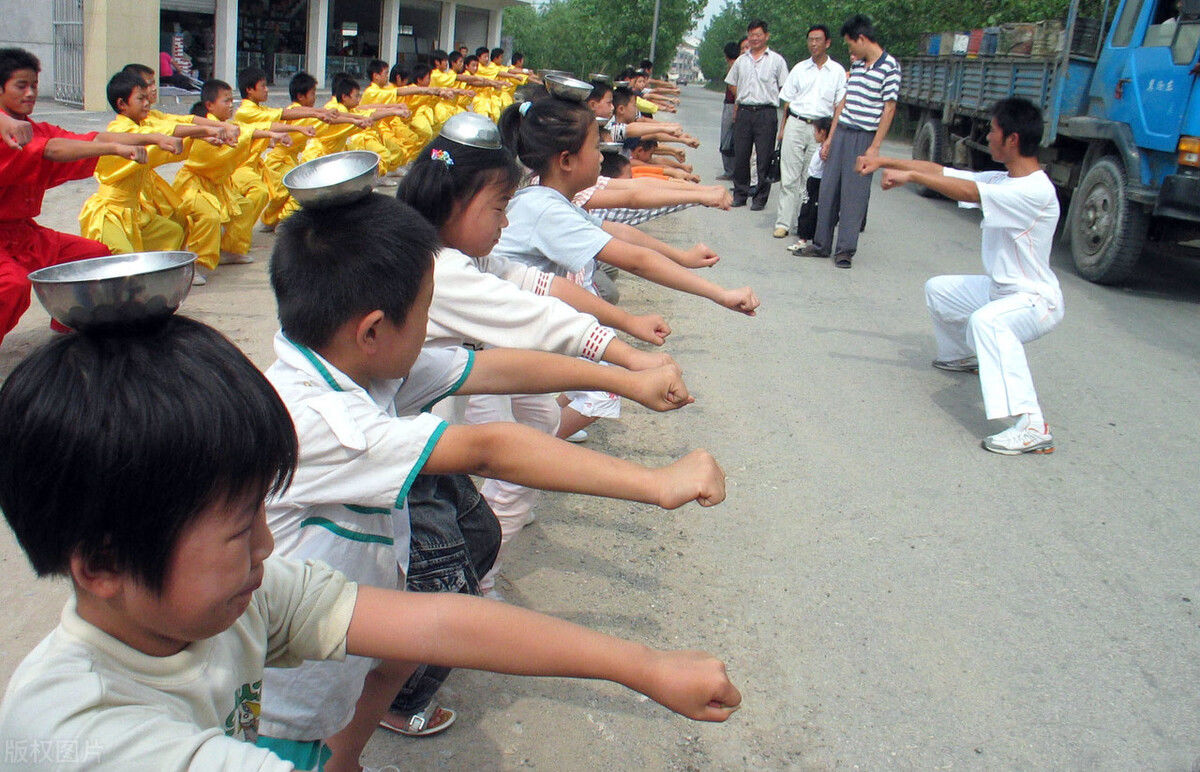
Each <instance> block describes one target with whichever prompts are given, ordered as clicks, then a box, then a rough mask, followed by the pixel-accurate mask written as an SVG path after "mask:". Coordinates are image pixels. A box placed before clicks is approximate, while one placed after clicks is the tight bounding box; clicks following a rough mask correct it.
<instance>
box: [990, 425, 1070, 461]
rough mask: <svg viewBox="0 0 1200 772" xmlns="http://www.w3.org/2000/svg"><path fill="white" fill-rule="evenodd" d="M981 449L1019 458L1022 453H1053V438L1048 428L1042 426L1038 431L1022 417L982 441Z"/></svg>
mask: <svg viewBox="0 0 1200 772" xmlns="http://www.w3.org/2000/svg"><path fill="white" fill-rule="evenodd" d="M983 449H984V450H990V451H991V452H993V453H999V454H1001V455H1004V456H1019V455H1021V454H1022V453H1053V452H1054V437H1053V436H1051V434H1050V427H1049V426H1048V425H1047V424H1042V425H1041V428H1040V429H1039V428H1038V427H1036V426H1031V425H1030V424H1029V419H1028V417H1026V416H1022V417H1021V418H1020V420H1018V421H1017V422H1016V423H1015V424H1013V425H1012V426H1010V427H1009V428H1007V429H1005V430H1004V431H1002V432H1000V433H999V434H993V435H992V436H991V437H988V438H987V439H986V440H984V441H983Z"/></svg>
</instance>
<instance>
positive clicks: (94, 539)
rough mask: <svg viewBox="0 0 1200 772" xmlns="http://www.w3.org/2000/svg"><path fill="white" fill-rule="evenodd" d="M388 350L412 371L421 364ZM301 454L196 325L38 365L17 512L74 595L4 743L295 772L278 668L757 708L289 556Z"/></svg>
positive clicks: (14, 481)
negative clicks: (279, 736)
mask: <svg viewBox="0 0 1200 772" xmlns="http://www.w3.org/2000/svg"><path fill="white" fill-rule="evenodd" d="M424 283H427V281H426V282H424ZM418 315H419V314H418ZM381 321H382V323H383V325H385V326H386V325H388V324H391V323H390V322H388V321H386V320H381ZM354 329H356V330H357V329H358V327H357V326H355V327H354ZM376 332H377V333H378V334H379V335H382V336H384V337H385V338H386V339H387V341H388V346H387V347H388V348H391V349H393V350H392V351H390V352H389V353H390V355H391V356H388V357H386V358H385V357H381V360H386V361H387V362H388V363H389V367H390V366H392V365H394V366H395V369H396V370H402V369H403V363H404V362H406V361H408V360H409V359H410V358H411V352H410V351H408V350H407V348H406V347H405V346H403V345H402V341H401V339H400V338H398V337H397V336H396V333H395V332H393V331H391V330H385V329H377V330H376ZM415 337H416V339H417V340H418V341H419V340H420V337H421V336H420V335H419V331H418V334H417V335H416V336H415ZM372 338H373V339H375V338H374V336H372ZM376 340H377V342H382V341H379V340H378V339H376ZM331 393H332V392H331ZM196 394H204V395H205V399H204V400H203V401H197V400H196V398H195V396H196ZM301 442H302V441H301ZM297 448H298V444H297V437H296V433H295V430H294V429H293V426H292V421H291V417H290V416H289V413H288V410H287V408H286V407H285V406H284V404H283V402H282V401H281V399H280V397H279V395H278V393H277V392H276V391H275V389H274V388H272V386H271V384H270V383H269V382H268V381H267V380H266V379H265V378H264V377H263V376H262V375H261V374H260V373H259V371H258V370H257V369H256V368H255V367H254V365H253V364H252V363H251V362H250V361H249V360H248V359H247V358H246V357H245V356H244V355H243V354H242V353H241V352H240V351H239V350H238V349H237V348H236V347H235V346H234V345H233V344H232V343H230V342H229V341H228V340H226V339H225V338H224V337H222V336H221V335H220V334H219V333H217V332H216V331H215V330H213V329H212V328H210V327H207V326H205V325H203V324H200V323H199V322H195V321H192V320H190V319H186V318H183V317H171V318H169V319H168V320H167V321H165V322H163V323H161V324H159V325H157V326H154V327H152V328H146V327H142V328H138V329H135V330H128V331H124V332H110V333H108V334H88V333H82V334H74V335H69V336H65V337H62V338H58V339H56V340H54V341H52V342H50V343H49V344H47V345H45V346H43V347H41V348H39V349H37V350H36V351H35V352H34V353H33V354H31V355H30V356H29V357H28V358H27V359H26V360H25V361H24V362H23V363H21V364H20V365H19V366H18V367H17V368H16V370H14V372H13V373H12V375H11V376H9V378H8V380H7V381H6V382H5V384H4V386H3V388H0V508H2V509H3V511H4V516H5V518H6V520H7V521H8V524H9V526H10V527H11V528H12V529H13V532H14V533H15V535H16V538H17V540H18V542H19V543H20V545H21V548H22V549H23V550H24V551H25V553H26V555H27V557H28V558H29V560H30V562H31V564H32V565H33V568H34V570H35V571H36V572H37V573H38V574H39V575H40V576H59V577H65V578H67V579H69V580H70V582H71V586H72V590H73V592H72V595H71V599H70V600H69V601H68V603H67V605H66V607H65V608H64V610H63V612H62V618H61V622H60V623H59V625H58V627H56V628H55V629H54V631H52V632H51V633H50V634H49V635H48V636H47V637H46V638H45V639H43V641H42V642H41V643H39V644H38V645H37V647H36V648H34V650H33V651H32V652H30V654H29V655H28V656H27V657H26V658H25V660H24V661H23V662H22V663H21V664H20V665H19V666H18V668H17V669H16V671H15V672H14V674H13V676H12V678H11V680H10V681H9V684H8V690H7V692H6V694H5V696H4V700H3V703H2V704H0V741H3V742H4V744H5V745H6V746H7V747H15V746H16V745H18V744H25V743H31V744H36V745H37V746H38V747H43V746H44V747H48V748H51V749H54V753H56V754H58V753H63V754H68V753H69V754H71V755H70V756H66V755H64V756H62V757H61V758H58V757H57V756H56V757H55V758H53V759H48V763H47V766H54V765H55V764H63V763H68V762H71V761H72V760H75V761H76V762H77V763H79V764H80V765H82V766H86V767H90V768H105V769H185V768H190V769H260V770H280V772H282V771H283V770H288V769H292V768H293V765H292V764H291V763H289V762H286V761H284V760H282V759H280V758H279V757H278V756H276V755H275V754H274V753H272V751H270V750H269V749H267V748H262V747H256V746H255V745H254V740H255V738H256V737H258V736H259V711H260V705H261V703H262V700H263V698H264V697H268V699H269V698H270V697H269V694H268V693H267V692H264V686H263V678H264V672H265V669H269V671H270V672H278V670H277V669H278V668H287V667H291V666H295V665H298V664H300V663H302V662H304V661H305V660H341V659H343V658H345V657H346V656H347V655H352V656H358V657H371V658H379V659H383V660H409V661H422V662H434V663H438V664H443V665H448V666H459V667H471V668H478V669H485V670H493V671H498V672H506V673H514V674H523V675H542V676H551V675H556V676H571V677H580V678H603V679H608V680H612V681H615V682H618V683H621V684H624V685H626V686H628V687H630V688H632V689H635V690H637V691H640V692H642V693H644V694H646V695H648V696H649V697H651V698H652V699H654V700H656V701H658V702H660V703H661V704H663V705H665V706H667V707H669V708H671V709H672V710H675V711H677V712H680V713H682V714H684V715H686V716H689V717H691V718H694V719H698V720H709V721H722V720H724V719H726V718H727V717H728V716H729V714H730V712H731V711H733V710H734V709H736V708H737V706H738V704H739V703H740V701H741V696H740V694H739V693H738V690H737V689H736V688H735V687H734V686H733V685H732V684H731V683H730V682H729V680H728V678H727V677H726V675H725V671H724V666H723V665H722V664H721V663H720V662H719V661H717V660H715V659H713V658H712V657H710V656H708V655H705V654H702V653H699V652H667V651H655V650H653V649H650V648H648V647H646V646H643V645H640V644H636V643H632V642H629V641H624V640H621V639H618V638H614V637H611V636H607V635H602V634H599V633H594V632H592V631H589V630H587V629H585V628H582V627H578V626H576V625H572V624H569V623H566V622H562V621H559V620H556V619H553V618H551V617H547V616H543V615H541V614H537V613H533V612H530V611H526V610H523V609H520V608H517V607H514V606H509V605H507V604H502V603H495V602H492V601H488V600H484V599H479V598H471V597H466V596H462V595H456V594H452V593H433V594H419V593H406V592H398V591H395V590H389V589H383V588H380V587H374V586H370V585H369V584H356V583H354V582H353V581H350V580H348V579H347V578H346V577H345V576H344V575H343V574H341V573H339V572H337V571H335V570H332V569H330V568H329V566H327V565H325V564H323V563H320V562H315V561H310V562H293V561H290V560H287V559H284V558H280V557H277V556H272V554H271V553H272V549H273V538H272V535H271V531H270V529H269V528H268V526H267V520H266V517H265V514H264V508H263V500H264V497H266V496H267V495H268V494H275V495H279V494H282V493H284V492H285V491H287V490H288V485H289V482H290V481H291V480H292V476H293V473H294V472H295V470H296V463H297ZM301 452H302V453H303V452H304V451H301ZM302 463H303V462H302ZM613 471H616V470H613ZM620 473H621V474H622V476H624V477H632V478H633V479H641V480H642V484H643V485H649V483H650V478H652V477H653V476H654V474H655V473H654V472H648V471H643V470H636V469H622V470H620ZM626 485H629V483H627V484H626ZM649 487H653V486H652V485H649ZM647 492H648V491H647ZM663 493H665V491H663ZM679 493H680V492H677V493H676V494H674V497H673V500H676V501H678V500H681V499H682V498H686V494H683V495H682V496H681V495H679ZM285 495H292V494H285ZM301 495H303V494H302V493H301ZM392 569H393V570H394V569H395V563H394V558H393V563H392ZM333 666H334V667H346V666H347V665H343V664H335V665H333ZM59 749H66V750H61V751H60V750H59Z"/></svg>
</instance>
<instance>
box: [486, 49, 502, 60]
mask: <svg viewBox="0 0 1200 772" xmlns="http://www.w3.org/2000/svg"><path fill="white" fill-rule="evenodd" d="M489 55H490V56H491V57H492V58H493V59H495V58H496V57H498V56H504V49H503V48H493V49H492V51H491V54H489Z"/></svg>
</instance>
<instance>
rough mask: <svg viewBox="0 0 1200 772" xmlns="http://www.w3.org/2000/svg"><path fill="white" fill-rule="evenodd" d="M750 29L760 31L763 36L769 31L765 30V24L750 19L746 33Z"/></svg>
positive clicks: (761, 21) (758, 20)
mask: <svg viewBox="0 0 1200 772" xmlns="http://www.w3.org/2000/svg"><path fill="white" fill-rule="evenodd" d="M752 29H760V30H762V31H763V34H764V35H765V34H767V33H769V32H770V31H771V30H769V29H767V23H766V22H765V21H763V20H762V19H752V20H751V21H750V23H749V24H747V25H746V32H749V31H750V30H752Z"/></svg>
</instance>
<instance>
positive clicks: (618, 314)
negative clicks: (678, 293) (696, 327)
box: [549, 276, 671, 369]
mask: <svg viewBox="0 0 1200 772" xmlns="http://www.w3.org/2000/svg"><path fill="white" fill-rule="evenodd" d="M549 294H550V296H551V297H556V298H558V299H559V300H561V301H563V302H564V303H566V304H567V305H569V306H570V307H571V308H574V309H575V310H576V311H580V312H582V313H585V314H591V315H592V316H594V317H596V321H598V322H600V324H603V325H604V326H605V327H613V328H616V329H618V330H622V331H624V332H627V333H629V334H630V335H632V336H633V337H635V338H638V339H639V340H644V341H646V342H647V343H653V344H654V345H656V346H661V345H662V344H663V342H664V341H665V340H666V339H667V336H668V335H670V334H671V328H670V327H669V326H667V322H666V320H665V319H663V318H662V317H661V316H659V315H657V314H649V315H646V316H634V315H633V314H631V313H629V312H628V311H626V310H625V309H623V308H621V307H619V306H614V305H613V304H612V303H609V302H608V301H607V300H605V299H604V298H602V297H599V296H597V295H593V294H592V293H590V292H588V291H587V290H585V289H584V288H583V287H580V286H579V285H578V284H576V283H575V282H573V281H570V280H569V279H564V278H563V277H561V276H555V277H554V279H553V280H552V281H551V282H550V293H549ZM616 342H617V341H613V343H616ZM611 347H612V343H610V344H609V348H611ZM604 353H605V356H604V359H605V360H606V361H609V362H613V363H614V364H622V363H621V362H617V361H616V360H613V359H610V358H609V356H608V353H609V352H608V351H607V350H605V352H604ZM630 369H639V368H630Z"/></svg>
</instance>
